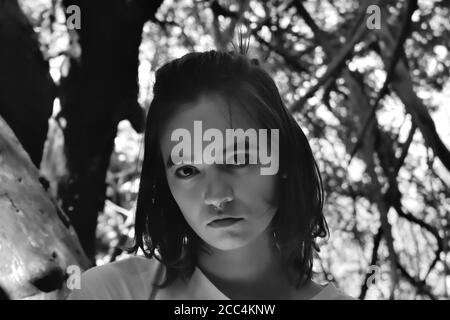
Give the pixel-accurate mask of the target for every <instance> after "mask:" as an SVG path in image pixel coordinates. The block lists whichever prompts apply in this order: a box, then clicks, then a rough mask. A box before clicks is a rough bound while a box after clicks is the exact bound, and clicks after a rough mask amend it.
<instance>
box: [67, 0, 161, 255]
mask: <svg viewBox="0 0 450 320" xmlns="http://www.w3.org/2000/svg"><path fill="white" fill-rule="evenodd" d="M161 2H162V0H159V1H147V0H134V1H125V0H113V1H110V0H97V1H91V0H89V1H87V0H86V1H84V0H68V1H64V5H65V6H66V7H67V6H69V5H78V6H79V7H80V9H81V29H80V30H77V31H78V35H79V39H80V45H81V50H82V54H81V59H80V61H77V60H75V59H72V61H71V68H70V72H69V75H68V77H67V78H65V79H62V82H61V85H62V87H61V89H62V91H61V108H62V110H61V115H62V116H63V117H64V118H65V119H66V123H67V126H66V127H65V128H64V140H65V144H64V153H65V157H66V159H67V176H66V177H64V178H63V179H62V180H61V181H60V183H59V186H58V194H59V197H60V198H61V200H62V206H63V209H64V211H65V212H67V213H68V215H69V216H70V218H71V220H72V222H73V224H74V227H75V230H76V231H77V233H78V236H79V238H80V240H81V243H82V246H83V248H84V250H85V252H86V253H87V255H88V256H89V258H90V259H91V260H94V256H95V232H96V226H97V217H98V213H99V212H100V211H102V210H103V206H104V200H105V189H106V184H105V177H106V171H107V168H108V164H109V160H110V156H111V153H112V151H113V147H114V138H115V136H116V131H117V124H118V123H119V121H121V120H123V119H129V120H130V122H131V124H132V125H133V127H134V128H135V129H136V130H137V131H142V130H143V125H144V113H143V109H142V108H141V107H140V106H139V104H138V103H137V94H138V83H137V80H138V62H139V60H138V55H139V45H140V43H141V36H142V27H143V24H144V22H145V21H146V20H148V19H149V18H150V17H151V16H153V15H154V14H155V12H156V10H157V9H158V7H159V5H160V4H161Z"/></svg>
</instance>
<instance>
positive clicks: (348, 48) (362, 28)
mask: <svg viewBox="0 0 450 320" xmlns="http://www.w3.org/2000/svg"><path fill="white" fill-rule="evenodd" d="M295 3H296V8H297V10H298V12H299V14H300V15H301V16H302V17H303V19H304V20H305V22H307V23H308V22H309V24H311V26H310V27H311V29H312V30H313V31H314V30H316V31H317V30H319V28H318V27H317V25H316V24H315V23H314V21H313V19H312V18H311V16H310V15H309V14H308V12H307V10H306V9H305V8H304V7H303V4H302V3H301V2H300V1H296V2H295ZM363 14H366V13H365V11H363ZM309 24H308V25H309ZM366 30H367V27H366V24H365V21H364V20H363V22H362V23H361V24H360V25H359V28H358V29H357V31H356V32H355V33H354V34H353V37H352V38H351V39H350V40H349V41H347V42H346V44H344V45H343V47H342V49H341V50H340V52H339V53H338V54H337V55H336V58H334V60H332V61H331V62H330V64H329V65H328V68H327V71H326V72H325V74H324V75H323V76H322V77H321V78H320V79H319V80H318V81H317V83H316V84H315V85H314V86H313V87H312V88H310V89H309V90H308V92H307V93H306V94H305V95H304V96H303V97H302V98H301V99H300V100H298V101H297V102H295V103H294V104H292V105H291V106H290V107H289V110H290V111H291V112H295V111H298V110H300V109H301V108H302V107H303V106H304V105H305V103H306V101H307V100H308V99H309V98H310V97H311V96H312V95H314V93H315V92H316V91H317V90H319V89H320V87H321V86H322V85H323V84H324V83H325V82H326V81H327V80H328V79H329V78H331V77H333V78H334V77H335V76H336V73H337V72H339V70H340V69H341V68H342V66H343V65H344V63H345V61H347V59H348V58H349V55H350V54H351V53H352V52H353V49H354V46H355V44H356V43H357V42H358V41H359V40H360V39H361V38H362V36H363V35H364V34H365V32H366ZM323 34H324V33H323V32H322V31H318V33H315V36H316V37H317V38H318V39H321V40H320V44H321V45H322V46H323V47H324V49H325V50H326V46H325V45H324V44H323V43H324V42H325V40H326V39H323ZM326 51H328V50H326ZM328 54H329V52H328Z"/></svg>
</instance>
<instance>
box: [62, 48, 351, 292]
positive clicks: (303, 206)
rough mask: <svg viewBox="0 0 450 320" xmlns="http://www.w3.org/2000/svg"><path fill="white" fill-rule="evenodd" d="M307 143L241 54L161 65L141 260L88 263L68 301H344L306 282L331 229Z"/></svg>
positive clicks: (149, 136)
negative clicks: (316, 252)
mask: <svg viewBox="0 0 450 320" xmlns="http://www.w3.org/2000/svg"><path fill="white" fill-rule="evenodd" d="M322 206H323V188H322V182H321V178H320V173H319V171H318V168H317V164H316V162H315V160H314V157H313V155H312V152H311V149H310V147H309V144H308V141H307V139H306V137H305V135H304V134H303V132H302V130H301V129H300V127H299V125H298V124H297V122H296V121H295V120H294V118H293V117H292V116H291V115H290V113H289V112H288V110H287V109H286V107H285V106H284V104H283V102H282V100H281V97H280V94H279V92H278V89H277V87H276V85H275V83H274V81H273V80H272V78H271V77H270V76H269V75H268V74H267V73H266V72H265V71H264V70H263V69H262V68H261V67H260V66H259V65H258V63H257V61H256V60H250V59H248V58H246V57H245V56H243V55H240V54H236V53H224V52H216V51H209V52H204V53H190V54H187V55H185V56H184V57H182V58H180V59H176V60H174V61H172V62H170V63H168V64H166V65H164V66H163V67H162V68H160V69H159V70H158V71H157V73H156V81H155V85H154V98H153V101H152V103H151V106H150V111H149V114H148V117H147V127H146V133H145V153H144V162H143V167H142V174H141V182H140V190H139V196H138V202H137V210H136V221H135V245H134V247H133V249H132V250H131V251H133V252H137V251H138V250H139V249H141V250H142V251H143V252H144V254H145V257H131V258H127V259H125V260H121V261H117V262H114V263H111V264H107V265H104V266H99V267H95V268H92V269H90V270H88V271H87V272H85V273H84V274H83V275H82V279H81V289H79V290H78V289H75V290H73V292H72V294H71V295H70V297H69V299H251V300H256V299H346V298H349V297H348V296H346V295H345V294H343V293H342V292H340V291H339V290H337V289H336V288H335V287H334V286H333V285H332V284H327V285H325V286H321V285H319V284H316V283H315V282H313V281H312V280H311V273H312V263H313V253H314V250H315V239H316V238H317V237H325V236H326V235H327V233H328V229H327V225H326V221H325V219H324V216H323V214H322Z"/></svg>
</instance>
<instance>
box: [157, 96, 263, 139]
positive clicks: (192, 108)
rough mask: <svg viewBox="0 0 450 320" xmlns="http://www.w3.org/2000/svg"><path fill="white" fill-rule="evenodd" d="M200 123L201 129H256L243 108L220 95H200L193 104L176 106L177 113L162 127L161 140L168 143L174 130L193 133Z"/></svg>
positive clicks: (255, 124) (254, 123) (223, 130)
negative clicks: (184, 130)
mask: <svg viewBox="0 0 450 320" xmlns="http://www.w3.org/2000/svg"><path fill="white" fill-rule="evenodd" d="M198 121H201V125H202V128H203V129H204V130H207V129H218V130H220V131H222V132H225V130H226V129H237V128H240V129H244V130H245V129H249V128H255V129H257V127H258V125H257V123H256V122H255V121H253V120H252V119H251V118H250V117H249V115H248V113H247V112H246V110H245V109H244V107H243V106H240V105H237V104H235V103H229V102H228V101H227V100H225V99H224V98H222V97H221V96H220V95H217V94H216V95H212V94H211V95H201V96H200V97H199V99H197V100H196V101H195V102H189V103H184V104H182V105H180V106H178V108H177V111H176V112H175V113H174V114H173V115H172V116H171V117H170V118H169V120H168V121H167V123H166V124H164V125H163V130H162V132H161V138H163V140H165V139H167V138H168V140H169V141H170V135H171V133H172V132H173V131H174V130H176V129H186V130H188V131H189V132H191V133H193V132H194V124H195V123H197V124H198Z"/></svg>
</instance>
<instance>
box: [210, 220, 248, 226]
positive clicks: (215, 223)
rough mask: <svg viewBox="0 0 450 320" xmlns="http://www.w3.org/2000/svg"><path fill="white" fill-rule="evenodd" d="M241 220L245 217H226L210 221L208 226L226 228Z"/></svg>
mask: <svg viewBox="0 0 450 320" xmlns="http://www.w3.org/2000/svg"><path fill="white" fill-rule="evenodd" d="M241 220H244V219H243V218H224V219H217V220H214V221H212V222H210V223H208V226H210V227H212V228H224V227H229V226H231V225H233V224H235V223H237V222H239V221H241Z"/></svg>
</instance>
